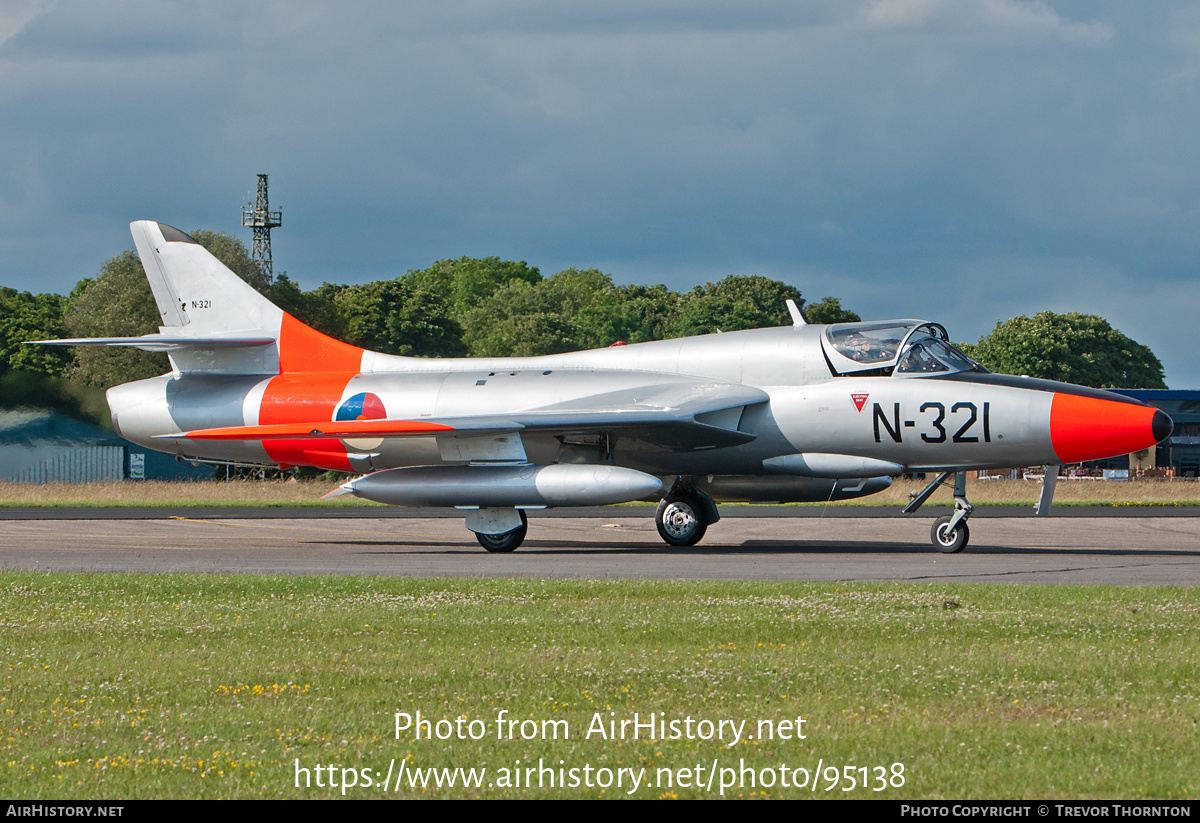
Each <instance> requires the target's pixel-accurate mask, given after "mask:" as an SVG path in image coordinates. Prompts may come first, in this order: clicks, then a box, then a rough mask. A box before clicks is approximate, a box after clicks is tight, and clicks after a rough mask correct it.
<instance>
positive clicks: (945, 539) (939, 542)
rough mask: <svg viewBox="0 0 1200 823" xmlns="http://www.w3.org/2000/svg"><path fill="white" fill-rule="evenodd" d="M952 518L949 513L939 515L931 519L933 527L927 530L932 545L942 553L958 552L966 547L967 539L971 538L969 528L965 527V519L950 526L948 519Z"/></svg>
mask: <svg viewBox="0 0 1200 823" xmlns="http://www.w3.org/2000/svg"><path fill="white" fill-rule="evenodd" d="M953 519H954V518H953V517H951V516H950V515H946V516H945V517H939V518H938V519H937V520H935V521H933V528H932V529H930V530H929V536H930V537H931V538H932V539H933V545H935V546H937V550H938V551H940V552H941V553H942V554H958V553H959V552H960V551H962V550H963V549H965V548H966V547H967V541H968V540H970V539H971V530H970V529H969V528H967V523H966V521H965V520H960V521H959V522H958V523H956V524H955V525H953V526H951V525H950V521H951V520H953Z"/></svg>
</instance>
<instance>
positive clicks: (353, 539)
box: [0, 507, 1200, 586]
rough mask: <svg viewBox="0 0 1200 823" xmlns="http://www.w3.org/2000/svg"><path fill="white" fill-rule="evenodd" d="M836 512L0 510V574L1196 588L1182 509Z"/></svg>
mask: <svg viewBox="0 0 1200 823" xmlns="http://www.w3.org/2000/svg"><path fill="white" fill-rule="evenodd" d="M830 511H831V512H832V511H833V510H832V509H831V510H830ZM847 511H851V512H853V510H846V509H841V510H838V513H837V514H835V515H831V514H828V513H826V516H821V515H822V513H823V512H822V510H821V509H819V508H818V509H804V510H798V509H795V508H786V509H768V510H756V509H742V510H738V509H736V508H733V507H730V508H729V509H728V510H727V511H726V512H723V514H724V515H725V516H724V517H723V519H722V520H721V522H719V523H717V524H714V525H713V526H711V527H710V528H709V531H708V534H707V536H706V537H705V539H704V540H703V541H702V542H701V543H700V545H698V546H694V547H691V548H683V549H679V548H672V547H669V546H667V545H666V544H664V543H663V542H662V541H661V540H660V539H659V537H658V533H657V531H656V529H655V527H654V522H653V519H652V515H653V510H652V509H650V508H645V509H643V510H641V511H637V512H636V514H637V515H638V516H636V517H631V516H630V515H631V514H633V513H634V512H631V511H630V510H628V509H608V510H604V509H600V510H592V511H574V512H573V511H565V512H564V511H559V512H556V513H555V514H554V515H551V513H549V512H541V513H534V514H532V515H531V517H530V525H529V535H528V538H527V539H526V541H525V544H524V545H523V546H522V547H521V548H520V549H518V550H517V551H516V552H514V553H512V554H488V553H487V552H485V551H484V550H483V549H482V548H480V546H479V544H478V543H477V542H476V541H475V538H474V535H472V534H471V533H470V532H468V531H467V530H466V529H465V528H464V526H463V524H462V519H461V516H460V515H455V516H439V517H430V516H428V512H425V513H424V514H425V515H426V516H421V517H414V516H405V514H406V513H405V512H403V511H401V512H395V511H388V510H375V509H366V510H363V509H356V510H349V511H330V510H328V509H306V510H278V509H276V510H263V509H247V510H234V509H222V510H211V509H182V508H181V509H171V510H163V509H157V510H148V511H147V510H140V512H141V513H140V514H139V515H138V516H130V511H129V510H113V509H86V510H67V509H60V510H46V509H41V510H8V511H7V512H0V569H3V570H17V569H20V570H39V571H70V572H79V571H83V572H145V573H170V572H208V573H218V572H219V573H240V574H352V575H404V576H449V577H563V578H609V577H613V578H665V579H696V580H702V579H730V580H811V581H913V582H987V583H1044V584H1076V583H1107V584H1118V585H1160V584H1161V585H1186V586H1195V585H1200V516H1197V514H1198V513H1196V512H1195V511H1194V510H1191V511H1187V512H1179V511H1177V510H1165V511H1163V512H1157V513H1156V514H1155V515H1153V516H1137V517H1129V516H1120V515H1119V514H1116V513H1113V512H1110V511H1109V510H1104V515H1105V516H1096V515H1092V516H1088V515H1086V514H1083V515H1081V514H1079V512H1078V511H1072V510H1067V509H1063V510H1061V511H1063V512H1064V514H1063V515H1062V516H1059V515H1057V514H1056V515H1052V516H1050V517H1044V518H1035V517H1029V516H1028V511H1027V510H1023V509H1022V510H1014V511H1012V512H1007V513H1006V512H1004V511H1002V510H994V511H990V512H985V511H977V512H976V514H975V516H974V517H972V519H971V522H970V525H971V545H970V546H969V547H968V548H967V550H966V551H965V552H964V553H962V554H958V555H944V554H940V553H938V552H937V551H936V550H935V549H934V548H933V546H932V545H931V544H930V542H929V528H930V525H931V524H932V522H933V519H934V517H935V516H937V515H939V514H941V513H942V510H941V509H936V510H928V509H927V510H923V511H922V512H921V513H920V514H919V515H914V516H908V517H904V516H895V514H894V512H890V511H889V513H888V514H886V515H884V514H882V513H872V512H861V511H859V512H854V513H853V514H847ZM1088 511H1090V510H1088ZM1118 511H1119V510H1118ZM449 514H450V513H447V515H449ZM1139 514H1141V512H1139ZM855 515H857V516H855ZM864 515H865V516H864ZM49 518H53V519H49Z"/></svg>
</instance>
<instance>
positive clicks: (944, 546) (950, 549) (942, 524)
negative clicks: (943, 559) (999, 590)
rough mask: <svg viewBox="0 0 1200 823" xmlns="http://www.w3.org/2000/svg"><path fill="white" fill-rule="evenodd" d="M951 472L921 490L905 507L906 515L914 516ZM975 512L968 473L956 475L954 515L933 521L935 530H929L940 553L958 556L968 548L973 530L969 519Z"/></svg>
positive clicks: (935, 479) (945, 473) (940, 476)
mask: <svg viewBox="0 0 1200 823" xmlns="http://www.w3.org/2000/svg"><path fill="white" fill-rule="evenodd" d="M950 474H951V472H942V473H941V474H939V475H938V476H937V477H936V478H934V481H933V482H932V483H930V484H929V485H928V486H926V487H925V488H924V489H922V490H921V492H920V493H919V494H916V495H914V496H913V499H912V502H911V503H909V504H908V505H907V506H905V507H904V513H905V514H912V513H913V512H915V511H916V510H917V509H919V508H921V506H922V504H924V503H925V501H926V500H928V499H929V496H930V495H931V494H933V493H934V491H936V490H937V488H938V487H939V486H941V485H942V484H943V483H944V482H946V478H948V477H949V476H950ZM973 511H975V507H974V506H972V505H971V503H970V502H969V501H968V500H967V473H966V472H955V473H954V514H951V515H947V516H945V517H939V518H938V519H937V520H935V521H933V528H931V529H930V530H929V537H930V539H931V540H932V541H933V545H934V547H935V548H937V550H938V551H940V552H942V553H943V554H958V553H959V552H961V551H962V550H963V549H965V548H966V547H967V542H968V541H969V540H970V539H971V530H970V529H969V528H968V527H967V518H968V517H970V516H971V512H973Z"/></svg>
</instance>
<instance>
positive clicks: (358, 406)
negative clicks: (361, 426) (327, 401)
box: [333, 392, 387, 420]
mask: <svg viewBox="0 0 1200 823" xmlns="http://www.w3.org/2000/svg"><path fill="white" fill-rule="evenodd" d="M386 417H387V412H385V411H384V409H383V401H382V400H380V399H379V397H378V395H374V394H372V393H371V392H363V393H361V394H356V395H354V396H353V397H347V398H346V399H345V400H343V401H342V404H341V405H340V406H338V410H337V415H336V416H335V417H334V418H333V419H334V420H383V419H384V418H386Z"/></svg>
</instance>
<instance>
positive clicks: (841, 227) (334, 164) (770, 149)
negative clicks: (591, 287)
mask: <svg viewBox="0 0 1200 823" xmlns="http://www.w3.org/2000/svg"><path fill="white" fill-rule="evenodd" d="M1198 97H1200V7H1198V6H1197V5H1196V4H1194V3H1185V2H1174V1H1173V0H1162V2H1155V3H1146V4H1141V3H1139V4H1134V3H1128V2H1105V0H1087V1H1086V2H1084V1H1083V0H1077V1H1076V0H1045V2H1038V1H1037V0H811V2H804V0H786V2H784V1H779V2H777V1H776V0H740V2H737V3H733V2H728V1H727V0H726V1H725V2H715V0H688V1H687V2H684V1H683V0H575V1H574V2H566V0H558V2H543V1H542V0H436V1H432V2H425V1H424V0H412V1H411V2H366V1H365V0H364V1H363V2H357V1H356V0H341V1H340V2H337V3H317V2H305V0H288V2H272V1H271V0H260V2H255V3H246V2H243V0H236V1H234V0H230V1H229V2H225V1H224V0H205V1H204V2H200V0H193V1H192V2H183V0H151V1H150V2H122V0H106V2H104V3H95V2H85V1H84V0H2V2H0V285H7V286H12V287H15V288H18V289H22V290H26V289H27V290H32V291H58V292H66V291H68V290H69V289H70V288H71V287H72V286H73V285H74V283H75V282H76V281H77V280H79V279H80V278H81V277H85V276H90V275H92V274H94V273H95V271H96V270H97V268H98V267H99V265H100V264H101V263H102V262H103V261H104V260H105V259H106V258H108V257H110V256H112V255H114V254H117V253H119V252H121V251H122V250H124V249H126V248H131V247H132V242H131V240H130V237H129V234H128V229H127V225H128V223H129V222H130V221H131V220H135V219H141V218H151V219H156V220H160V221H162V222H166V223H170V224H172V225H175V226H178V227H180V228H182V229H184V230H185V231H190V230H193V229H197V228H210V229H220V230H225V231H229V232H231V233H235V234H238V235H239V236H242V237H244V238H245V239H247V241H248V239H249V235H248V233H247V231H246V230H245V229H242V227H241V225H240V216H241V215H240V209H241V206H242V205H243V204H244V203H245V202H246V200H247V199H248V198H249V197H251V196H252V194H253V189H254V183H255V174H256V173H258V172H268V173H270V175H271V202H272V206H273V207H275V208H281V209H282V211H283V223H284V225H283V228H282V229H278V230H276V232H275V233H274V235H273V239H274V255H275V266H276V270H277V271H279V270H286V271H287V272H288V273H289V275H290V276H292V277H293V278H294V279H296V280H298V281H299V282H300V283H301V284H302V285H304V286H305V287H307V288H311V287H315V286H317V285H319V284H320V283H321V282H322V281H326V280H328V281H331V282H363V281H367V280H375V279H379V278H383V277H389V276H394V275H396V274H400V273H403V272H404V271H406V270H408V269H412V268H422V267H424V266H427V265H429V264H430V263H431V262H433V261H434V260H437V259H440V258H445V257H458V256H460V255H471V256H485V255H491V254H495V255H500V256H502V257H507V258H513V259H523V260H526V261H528V262H530V263H531V264H534V265H537V266H538V267H540V268H541V270H542V272H543V274H552V273H553V272H555V271H558V270H560V269H562V268H565V267H567V266H596V267H599V268H601V269H603V270H604V271H607V272H609V273H611V274H612V275H613V277H614V278H615V279H616V280H617V281H618V282H622V283H660V282H661V283H666V284H667V285H669V286H671V287H672V288H676V289H686V288H690V287H691V286H693V285H695V284H697V283H702V282H704V281H706V280H715V279H718V278H720V277H723V276H724V275H726V274H731V273H733V274H762V275H767V276H770V277H775V278H778V279H781V280H785V281H787V282H789V283H792V284H794V285H796V286H797V287H798V288H800V290H801V291H802V292H803V293H804V295H805V296H806V297H807V298H810V299H817V298H820V297H823V296H825V295H834V296H838V297H841V298H842V300H843V304H844V305H846V306H847V307H849V308H852V309H854V310H856V311H858V312H859V313H860V314H862V315H863V316H864V317H869V318H872V319H874V318H884V317H887V318H891V317H923V318H928V319H934V320H938V321H940V322H942V323H944V324H945V325H946V326H947V327H948V328H949V329H950V332H951V335H952V336H953V337H954V338H955V339H960V340H974V339H976V338H977V337H978V336H979V335H981V334H984V333H986V332H988V331H990V329H991V328H992V326H993V325H994V324H995V323H996V321H998V320H1003V319H1006V318H1009V317H1012V316H1015V315H1017V314H1022V313H1025V314H1031V313H1034V312H1037V311H1040V310H1043V309H1052V310H1055V311H1081V312H1090V313H1096V314H1100V315H1102V316H1104V317H1106V318H1108V319H1109V321H1110V322H1112V323H1113V325H1114V326H1116V327H1117V328H1119V329H1121V330H1122V331H1123V332H1125V333H1126V334H1128V335H1129V336H1131V337H1133V338H1134V339H1136V340H1138V341H1139V342H1142V343H1145V344H1147V345H1149V346H1150V347H1151V348H1152V349H1153V350H1154V351H1155V352H1156V353H1157V354H1158V355H1159V357H1160V358H1161V359H1162V360H1163V362H1164V364H1165V365H1166V368H1167V381H1168V384H1169V385H1171V386H1172V387H1173V388H1200V358H1197V357H1196V351H1197V342H1196V335H1195V334H1194V331H1195V327H1196V324H1197V322H1198V320H1200V318H1198V317H1197V313H1198V312H1197V310H1198V309H1200V279H1198V278H1197V276H1196V275H1197V268H1198V264H1200V259H1198V256H1200V106H1198V105H1197V102H1198Z"/></svg>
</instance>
